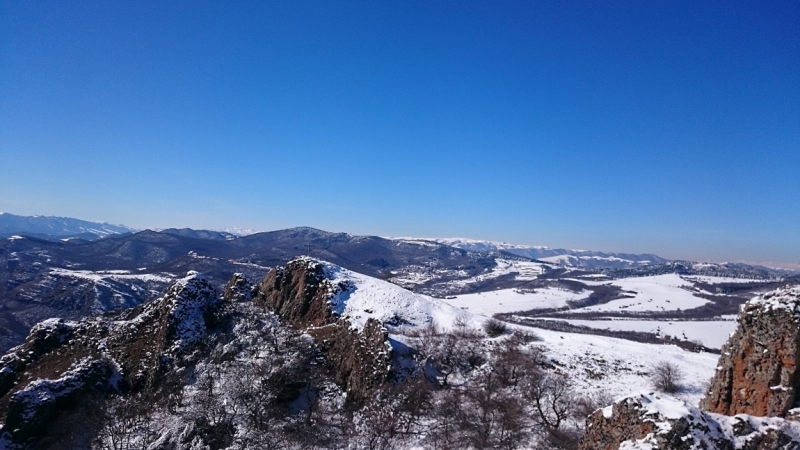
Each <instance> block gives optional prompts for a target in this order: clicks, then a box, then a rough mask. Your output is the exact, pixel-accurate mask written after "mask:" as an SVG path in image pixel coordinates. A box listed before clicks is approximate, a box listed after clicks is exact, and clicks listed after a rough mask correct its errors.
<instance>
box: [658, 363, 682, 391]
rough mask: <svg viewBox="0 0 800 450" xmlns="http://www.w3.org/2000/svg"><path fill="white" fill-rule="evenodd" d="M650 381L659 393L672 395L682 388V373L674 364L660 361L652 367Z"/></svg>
mask: <svg viewBox="0 0 800 450" xmlns="http://www.w3.org/2000/svg"><path fill="white" fill-rule="evenodd" d="M650 380H651V381H652V382H653V386H655V388H656V389H658V390H659V391H661V392H665V393H667V394H674V393H676V392H680V390H681V388H682V384H683V371H682V370H681V368H680V367H678V365H676V364H674V363H671V362H669V361H661V362H659V363H658V364H656V365H655V366H653V372H652V373H651V374H650Z"/></svg>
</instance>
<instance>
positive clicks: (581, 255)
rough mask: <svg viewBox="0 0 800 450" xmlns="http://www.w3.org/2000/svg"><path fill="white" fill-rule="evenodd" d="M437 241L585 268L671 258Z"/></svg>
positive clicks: (485, 242)
mask: <svg viewBox="0 0 800 450" xmlns="http://www.w3.org/2000/svg"><path fill="white" fill-rule="evenodd" d="M433 240H434V241H435V242H439V243H441V244H446V245H450V246H453V247H456V248H461V249H464V250H469V251H473V252H506V253H511V254H513V255H517V256H523V257H525V258H531V259H537V260H539V261H546V262H549V263H553V264H558V265H563V266H572V267H584V268H591V269H596V268H612V269H623V268H632V267H638V266H646V265H651V264H661V263H665V262H667V261H668V260H667V259H665V258H662V257H660V256H656V255H653V254H641V255H639V254H631V253H604V252H595V251H589V250H567V249H563V248H550V247H544V246H534V245H514V244H509V243H507V242H497V241H482V240H475V239H464V238H444V239H433Z"/></svg>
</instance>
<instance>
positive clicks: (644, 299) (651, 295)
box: [581, 273, 708, 312]
mask: <svg viewBox="0 0 800 450" xmlns="http://www.w3.org/2000/svg"><path fill="white" fill-rule="evenodd" d="M583 282H584V283H586V284H612V285H614V286H619V287H620V288H622V290H623V291H626V293H629V294H630V296H631V298H622V299H618V300H612V301H610V302H608V303H605V304H602V305H595V306H589V307H586V308H583V309H581V311H587V312H601V311H620V310H623V311H675V310H678V309H691V308H697V307H700V306H703V305H704V304H706V303H708V300H706V299H703V298H700V297H695V296H694V295H692V292H690V291H689V290H687V288H691V287H692V284H691V283H690V282H688V281H686V280H684V279H683V278H681V277H680V276H679V275H677V274H672V273H671V274H667V275H656V276H649V277H633V278H621V279H618V280H614V281H612V282H610V283H609V282H590V281H583Z"/></svg>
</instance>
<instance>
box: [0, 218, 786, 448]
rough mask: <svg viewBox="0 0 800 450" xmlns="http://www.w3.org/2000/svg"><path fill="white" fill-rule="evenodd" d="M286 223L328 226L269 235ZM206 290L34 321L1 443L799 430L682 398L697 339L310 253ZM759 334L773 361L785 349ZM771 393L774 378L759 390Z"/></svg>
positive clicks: (665, 443) (746, 441) (0, 429)
mask: <svg viewBox="0 0 800 450" xmlns="http://www.w3.org/2000/svg"><path fill="white" fill-rule="evenodd" d="M294 233H300V235H303V236H308V235H309V234H315V235H318V236H319V237H325V236H326V234H325V232H321V231H320V230H309V229H301V230H292V231H288V232H287V233H284V236H285V235H287V234H288V235H292V234H294ZM333 234H334V235H335V234H336V233H333ZM328 237H331V236H328ZM331 238H333V237H331ZM215 242H216V241H215ZM222 242H226V241H222ZM528 262H529V263H531V262H530V261H528ZM251 280H252V281H251ZM214 284H215V283H213V282H212V281H210V280H209V278H208V277H205V276H204V275H202V274H199V273H197V272H189V273H188V274H186V275H185V276H180V277H176V279H175V280H174V281H173V282H172V283H171V284H170V286H169V287H168V288H167V289H165V290H164V291H163V294H161V295H159V296H158V297H157V298H156V299H154V300H152V301H150V302H148V303H145V304H143V305H139V306H137V307H135V308H129V309H125V310H122V311H118V312H116V313H113V314H104V315H97V316H93V317H89V318H83V319H81V320H77V321H69V320H63V319H49V320H45V321H42V322H40V323H38V324H36V325H35V326H33V327H32V329H31V331H30V333H29V334H28V335H27V337H26V338H25V340H24V342H23V343H22V344H21V345H19V346H17V347H15V348H13V349H11V350H9V351H7V352H5V354H4V355H3V356H0V448H8V449H11V450H18V449H19V450H21V449H26V448H49V449H75V448H119V447H122V445H120V443H125V446H124V448H149V449H167V448H169V449H174V450H196V449H203V448H211V449H220V450H222V449H230V450H245V449H260V448H320V449H326V448H354V449H366V448H383V449H395V448H509V449H514V448H548V449H570V450H575V449H578V448H580V449H583V450H610V449H614V450H616V449H620V448H625V449H628V448H637V449H642V450H644V449H665V450H666V449H670V450H675V449H687V450H688V449H690V448H709V449H710V448H720V449H731V450H732V449H754V450H755V449H762V450H778V449H781V450H783V449H789V448H797V443H798V442H800V424H798V423H796V422H790V421H787V420H784V419H782V418H775V417H771V418H759V417H751V416H747V415H744V414H739V415H737V416H735V417H730V416H724V415H721V414H715V413H711V412H707V411H702V410H700V409H698V408H697V407H696V406H695V405H696V404H697V401H698V400H699V399H700V398H701V397H702V396H703V395H704V394H706V392H707V391H708V390H709V386H708V385H706V384H705V383H706V380H708V379H709V378H710V377H711V376H713V375H714V373H715V372H717V371H718V370H717V367H718V365H719V357H718V355H714V354H711V353H708V352H704V351H702V350H701V351H686V350H682V349H680V348H678V347H677V346H674V345H663V344H660V343H655V344H646V343H638V342H630V341H626V340H622V339H616V338H613V337H602V336H592V335H584V334H574V333H570V332H564V331H549V330H546V329H538V328H532V327H528V326H525V325H516V324H510V323H503V322H500V321H498V320H496V319H490V318H488V317H486V316H482V315H479V314H475V313H471V312H469V311H465V310H463V309H462V308H459V307H457V306H455V305H452V304H450V303H449V302H448V301H447V300H443V299H437V298H433V297H429V296H426V295H420V294H418V293H413V292H409V291H407V290H404V289H401V288H400V287H398V286H397V285H395V284H392V283H389V282H386V281H384V280H380V279H377V278H374V277H370V276H367V275H364V274H361V273H357V272H355V271H353V270H348V269H346V268H343V267H341V266H337V265H335V264H332V263H329V262H326V261H322V260H319V259H315V258H309V257H299V258H294V259H292V260H290V261H288V262H287V263H286V264H285V265H281V266H279V267H275V268H274V269H272V270H270V272H269V273H268V274H267V275H266V276H264V277H263V278H261V281H260V282H257V280H255V279H252V278H250V279H248V278H247V277H245V276H243V275H240V274H236V275H234V276H232V277H231V278H230V279H229V280H228V282H227V283H226V286H225V288H224V290H223V291H222V295H219V294H218V293H219V292H220V291H219V290H217V289H216V288H215V287H214ZM764 298H768V297H767V296H765V297H764ZM769 298H770V299H771V301H772V302H773V303H774V300H775V298H773V297H769ZM795 303H796V302H795V301H794V300H793V301H792V304H791V308H792V311H794V308H795V306H796V305H795ZM787 305H788V303H787ZM767 309H768V308H767ZM767 309H764V311H763V312H764V313H767ZM773 309H774V308H773ZM748 311H749V310H748ZM748 311H744V310H743V312H742V314H741V315H740V321H741V323H743V324H744V323H745V322H746V321H749V320H750V318H754V319H756V320H759V321H763V322H764V326H763V327H761V328H763V329H764V330H768V328H769V325H770V324H771V323H772V318H773V317H772V316H767V315H762V314H757V315H754V316H751V315H749V314H747V312H748ZM784 320H785V321H786V324H785V325H787V328H788V327H789V326H791V325H792V323H793V319H792V318H791V317H788V316H787V317H784ZM754 336H755V335H754ZM757 337H758V340H757V341H756V343H761V341H762V339H761V338H762V337H767V335H765V334H763V333H761V334H758V336H757ZM773 338H774V339H775V342H774V344H776V345H775V346H774V347H770V348H775V349H776V351H777V352H778V354H784V353H782V350H781V349H783V350H786V351H788V352H790V353H791V352H792V351H794V349H795V347H794V345H793V344H794V342H788V341H787V340H785V339H782V335H773ZM770 342H771V341H770ZM770 342H767V343H766V344H767V345H770ZM781 343H782V345H784V346H785V347H779V346H778V344H781ZM747 348H748V349H749V350H748V351H752V350H753V349H757V350H758V353H760V351H761V348H760V347H753V346H752V345H749V346H747ZM753 354H755V352H754V353H753ZM785 356H790V355H789V354H785ZM772 361H774V362H776V363H778V362H779V360H778V359H776V358H773V359H772ZM655 362H659V363H663V364H670V365H671V367H674V368H675V369H674V370H675V371H677V373H680V374H684V377H683V378H682V379H680V380H679V382H680V386H681V387H682V388H683V391H682V392H681V399H680V400H677V399H672V398H670V397H668V396H666V395H664V394H663V393H662V392H656V390H654V389H652V388H651V373H650V372H651V371H652V366H651V364H653V363H655ZM788 363H789V365H791V366H792V369H793V368H794V366H795V363H794V361H788ZM753 367H754V369H755V370H758V369H759V368H758V367H757V366H753ZM745 370H749V369H745ZM768 372H769V371H768ZM769 373H772V372H769ZM756 375H758V374H756ZM767 375H768V373H767ZM765 380H766V379H765ZM792 381H793V380H792V379H789V380H787V382H789V383H791V382H792ZM657 386H658V385H656V387H657ZM776 387H777V388H783V387H787V389H788V388H789V387H788V385H784V384H781V385H779V386H774V385H773V384H772V383H769V384H765V385H764V388H765V389H774V388H776ZM714 389H715V388H714V387H713V386H712V387H711V390H714ZM778 390H781V391H782V389H778ZM632 392H633V394H631V393H632ZM637 392H638V393H637ZM772 395H781V393H780V392H775V393H773V394H772ZM615 398H616V399H618V400H616V401H613V400H612V399H615ZM612 402H613V404H612ZM608 405H611V406H608ZM587 416H590V418H589V422H586V421H585V419H586V417H587ZM582 435H583V436H584V437H583V439H581V436H582ZM92 444H93V445H92ZM579 445H580V447H579ZM115 446H116V447H115Z"/></svg>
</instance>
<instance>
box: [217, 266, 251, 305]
mask: <svg viewBox="0 0 800 450" xmlns="http://www.w3.org/2000/svg"><path fill="white" fill-rule="evenodd" d="M255 291H256V289H255V286H253V284H252V283H250V281H248V280H247V278H245V276H244V275H243V274H241V273H235V274H233V276H232V277H231V278H230V280H228V284H226V285H225V289H224V290H223V292H222V298H223V299H225V300H227V301H229V302H247V301H250V300H252V299H253V294H254V293H255Z"/></svg>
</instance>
